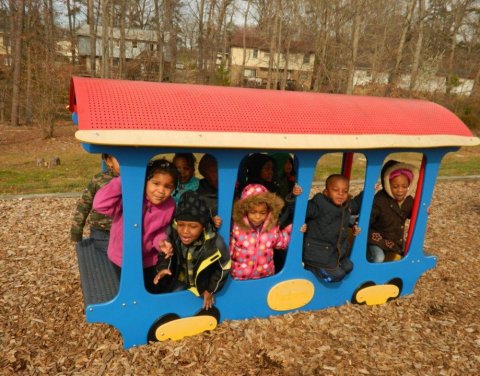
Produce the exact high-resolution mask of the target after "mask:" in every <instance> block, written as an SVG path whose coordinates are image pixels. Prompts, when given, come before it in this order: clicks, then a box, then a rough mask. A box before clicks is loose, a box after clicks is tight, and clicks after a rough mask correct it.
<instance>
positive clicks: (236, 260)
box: [230, 184, 292, 280]
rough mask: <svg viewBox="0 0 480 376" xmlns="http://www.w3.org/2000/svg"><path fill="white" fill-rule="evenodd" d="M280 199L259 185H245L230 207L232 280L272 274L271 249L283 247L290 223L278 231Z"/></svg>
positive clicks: (272, 252)
mask: <svg viewBox="0 0 480 376" xmlns="http://www.w3.org/2000/svg"><path fill="white" fill-rule="evenodd" d="M283 205H284V203H283V200H282V199H281V198H280V197H278V196H277V195H276V194H275V193H271V192H269V191H268V190H267V188H265V187H264V186H263V185H260V184H249V185H247V186H246V187H245V188H244V189H243V191H242V194H241V196H240V198H239V199H238V200H237V201H236V202H235V204H234V206H233V228H232V234H231V238H230V256H231V259H232V269H231V274H232V277H233V278H235V279H243V280H245V279H258V278H263V277H267V276H270V275H273V274H275V265H274V262H273V254H274V249H281V250H284V249H286V248H287V246H288V243H289V241H290V233H291V230H292V225H288V226H287V227H285V228H284V229H282V230H280V228H279V226H278V216H279V214H280V211H281V210H282V207H283Z"/></svg>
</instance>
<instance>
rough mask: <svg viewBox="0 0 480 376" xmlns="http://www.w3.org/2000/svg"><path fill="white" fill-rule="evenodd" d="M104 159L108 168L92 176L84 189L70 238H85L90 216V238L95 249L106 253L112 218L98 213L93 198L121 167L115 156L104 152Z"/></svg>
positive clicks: (75, 240)
mask: <svg viewBox="0 0 480 376" xmlns="http://www.w3.org/2000/svg"><path fill="white" fill-rule="evenodd" d="M102 159H103V161H104V162H105V165H106V167H107V170H106V171H101V172H99V173H98V174H96V175H95V176H94V177H93V178H92V180H91V181H90V182H89V183H88V185H87V187H86V188H85V190H84V191H83V194H82V197H81V198H80V199H79V200H78V203H77V207H76V209H75V214H74V216H73V222H72V227H71V229H70V238H71V240H72V241H74V242H79V241H81V240H82V239H83V229H84V227H85V224H86V222H87V218H88V219H89V224H90V238H91V239H93V244H94V247H95V249H96V250H97V251H102V252H105V253H106V252H107V246H108V238H109V235H110V226H111V225H112V218H111V217H109V216H107V215H104V214H100V213H97V212H96V211H95V210H94V209H93V208H92V206H93V198H94V197H95V194H96V193H97V191H98V190H99V189H100V188H102V187H103V186H104V185H105V184H107V183H109V182H110V180H112V178H113V177H115V176H118V175H119V171H120V168H119V165H118V162H117V160H116V159H115V157H114V156H112V155H109V154H102Z"/></svg>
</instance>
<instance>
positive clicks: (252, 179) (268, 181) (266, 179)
mask: <svg viewBox="0 0 480 376" xmlns="http://www.w3.org/2000/svg"><path fill="white" fill-rule="evenodd" d="M242 165H243V166H244V167H241V168H240V169H241V170H242V169H243V170H244V171H240V174H239V175H241V176H240V177H239V187H238V192H237V197H238V196H239V195H240V193H241V192H242V191H243V188H245V186H246V185H248V184H261V185H263V186H264V187H265V188H267V189H268V191H269V192H273V193H277V191H278V186H277V184H276V181H275V175H276V174H275V170H276V166H275V161H274V159H273V158H272V157H270V156H269V155H267V154H263V153H253V154H250V155H249V156H248V157H247V158H246V159H245V160H244V161H242Z"/></svg>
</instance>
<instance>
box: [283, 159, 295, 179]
mask: <svg viewBox="0 0 480 376" xmlns="http://www.w3.org/2000/svg"><path fill="white" fill-rule="evenodd" d="M292 171H293V165H292V161H290V159H287V160H286V161H285V164H284V165H283V172H284V173H285V175H290V174H291V173H292Z"/></svg>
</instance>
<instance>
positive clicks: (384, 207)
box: [368, 160, 419, 255]
mask: <svg viewBox="0 0 480 376" xmlns="http://www.w3.org/2000/svg"><path fill="white" fill-rule="evenodd" d="M399 169H405V170H410V172H412V174H413V179H412V181H411V182H410V185H409V188H408V192H407V195H406V197H405V199H404V200H403V202H401V203H399V202H397V201H396V200H395V199H394V198H393V194H392V190H391V187H390V180H389V176H390V174H391V173H392V172H393V171H396V170H399ZM418 176H419V172H418V169H417V168H416V167H415V166H412V165H410V164H406V163H400V162H397V161H393V160H392V161H389V162H387V163H386V164H385V166H384V167H383V169H382V172H381V181H382V186H383V189H382V190H380V191H379V192H377V194H376V195H375V198H374V200H373V207H372V213H371V215H370V228H369V231H368V244H371V245H376V246H378V247H380V248H382V249H383V250H384V251H390V252H395V253H398V254H402V255H403V252H404V249H403V248H404V236H405V222H406V220H407V219H409V218H411V215H412V208H413V197H412V194H413V193H414V192H415V190H416V187H417V182H418Z"/></svg>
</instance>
